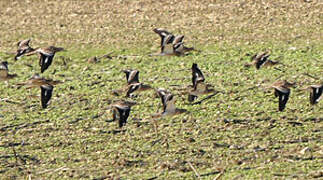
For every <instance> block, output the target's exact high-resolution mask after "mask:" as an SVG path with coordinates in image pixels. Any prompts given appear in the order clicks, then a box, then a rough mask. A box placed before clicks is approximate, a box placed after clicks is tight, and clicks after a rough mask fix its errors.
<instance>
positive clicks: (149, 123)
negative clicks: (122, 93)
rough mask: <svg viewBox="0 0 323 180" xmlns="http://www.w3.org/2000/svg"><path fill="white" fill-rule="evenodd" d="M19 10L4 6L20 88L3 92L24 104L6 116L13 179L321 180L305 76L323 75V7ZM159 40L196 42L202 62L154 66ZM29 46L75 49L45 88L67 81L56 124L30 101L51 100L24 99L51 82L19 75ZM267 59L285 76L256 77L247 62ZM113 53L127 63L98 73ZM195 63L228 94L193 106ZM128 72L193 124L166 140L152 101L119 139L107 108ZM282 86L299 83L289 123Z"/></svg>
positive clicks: (26, 69)
mask: <svg viewBox="0 0 323 180" xmlns="http://www.w3.org/2000/svg"><path fill="white" fill-rule="evenodd" d="M19 2H20V1H1V2H0V5H1V7H4V11H2V12H0V13H1V16H0V22H1V24H0V27H1V29H2V31H1V32H0V37H1V38H2V39H1V40H0V41H1V46H0V57H1V59H2V60H7V61H8V62H9V69H10V72H11V73H17V74H18V75H19V77H18V78H16V79H13V80H11V81H9V84H8V85H6V84H5V83H4V82H2V83H1V85H0V94H1V97H0V98H1V99H3V98H9V99H10V101H12V102H14V103H9V102H5V101H1V104H0V179H25V178H29V177H30V178H31V179H100V178H107V179H112V178H114V179H118V178H120V179H149V178H157V179H194V178H197V176H196V174H195V172H194V170H193V169H192V168H191V166H190V164H191V165H192V166H193V167H194V168H195V169H196V171H197V173H198V174H199V176H200V178H202V179H213V178H215V177H218V176H219V174H221V176H220V177H219V178H221V179H234V178H235V179H274V178H276V179H286V178H298V179H307V178H315V177H319V176H322V175H321V174H322V170H321V164H322V157H323V156H322V147H323V144H322V140H321V139H322V119H323V116H322V112H323V103H322V102H320V103H319V104H317V105H316V106H315V107H313V106H311V105H309V102H308V96H309V94H308V92H304V91H302V90H300V89H302V88H305V87H307V86H308V85H310V84H313V83H319V81H317V80H314V79H312V78H310V77H308V76H305V75H303V74H304V73H309V74H311V75H315V76H317V77H320V75H321V74H322V67H323V61H322V53H321V52H322V50H323V45H322V37H321V34H322V25H321V18H322V13H321V12H320V10H321V9H322V8H321V7H322V3H320V2H319V1H313V2H310V3H306V2H304V1H293V2H290V1H285V0H279V1H275V2H270V1H257V2H254V3H246V2H243V1H231V2H230V1H217V2H212V1H198V2H190V6H188V5H187V3H188V1H163V2H151V1H148V0H145V1H141V2H135V1H109V2H106V1H87V0H86V1H63V2H60V3H58V2H56V1H48V2H43V1H31V2H32V3H33V4H28V3H19ZM39 7H41V8H39ZM155 27H164V28H167V29H168V30H169V31H172V32H174V33H176V34H177V33H182V34H184V35H185V42H186V44H187V45H188V46H191V45H192V46H194V47H196V48H197V49H199V50H201V52H200V53H199V52H193V53H192V54H190V55H188V56H185V57H149V56H145V55H146V54H149V53H152V52H156V51H158V50H159V48H158V44H159V37H158V36H157V35H156V34H154V33H153V32H152V29H153V28H155ZM28 37H31V38H32V42H31V44H32V46H34V47H38V46H40V47H42V46H47V45H52V44H53V45H56V46H61V47H65V48H66V49H67V51H66V52H60V53H58V54H57V55H56V56H55V59H54V62H53V65H52V66H51V67H50V68H49V69H48V70H47V71H46V72H45V73H44V74H43V76H44V77H47V78H52V79H55V80H61V81H64V83H63V84H60V85H57V86H55V88H54V94H53V98H52V100H51V104H50V105H49V107H48V108H47V109H45V110H42V109H41V108H40V102H39V98H32V97H30V95H40V90H39V89H34V90H31V91H28V90H26V89H25V88H20V89H18V88H16V86H15V84H16V83H18V82H21V81H25V80H26V79H28V78H29V77H31V75H32V74H34V73H37V72H39V71H40V68H39V66H38V62H37V59H36V57H23V58H22V59H20V60H19V61H17V62H14V61H13V54H12V52H14V51H15V48H16V47H15V44H16V42H17V41H18V40H21V39H23V38H28ZM264 50H269V51H270V52H271V57H272V59H277V60H279V61H281V62H282V63H283V64H284V65H285V66H283V65H279V66H277V67H278V68H280V69H282V70H283V71H284V72H281V71H278V70H275V69H274V68H265V69H261V70H255V68H245V67H244V64H245V63H248V62H250V60H249V59H250V57H249V56H246V54H248V53H249V54H253V53H257V52H260V51H264ZM108 52H113V55H115V56H116V57H114V58H113V59H105V58H103V59H101V60H100V62H98V63H96V64H89V63H88V62H87V59H88V58H90V57H93V56H101V55H104V54H106V53H108ZM130 55H140V56H130ZM64 61H65V62H66V65H64ZM193 62H195V63H198V65H199V67H200V69H201V70H202V72H203V73H204V76H205V77H206V82H208V83H210V84H213V85H214V86H215V88H216V89H217V90H221V91H223V92H225V93H220V94H218V95H216V96H214V97H212V98H211V99H209V100H206V101H205V102H203V103H202V104H200V105H190V104H189V103H188V102H187V97H186V96H181V95H180V92H179V90H178V89H179V87H181V86H186V85H189V84H190V83H191V79H190V78H191V72H190V67H191V65H192V63H193ZM27 65H31V67H30V66H27ZM127 68H132V69H138V70H139V71H140V80H141V81H142V82H145V83H147V84H150V85H152V86H153V87H155V88H159V87H163V88H167V89H169V90H171V91H172V92H173V93H174V94H176V99H177V102H176V105H177V106H179V107H181V108H185V109H187V110H188V111H190V113H189V114H184V115H179V116H175V117H171V118H165V119H161V120H158V123H157V124H158V134H156V132H155V130H154V123H153V120H152V119H151V114H153V113H156V112H157V111H160V110H161V102H160V99H159V98H155V94H154V92H152V91H150V92H147V93H142V94H140V96H139V97H138V98H136V99H135V101H137V103H138V105H136V106H134V107H133V108H132V110H131V114H130V117H129V119H128V123H127V125H126V126H125V127H124V128H123V130H124V131H121V132H119V133H118V132H117V131H116V130H117V124H116V122H109V120H111V118H112V114H111V112H110V110H108V106H109V104H110V103H111V101H115V100H117V99H123V97H114V96H112V94H111V91H112V90H113V89H117V88H120V87H122V86H123V85H124V84H125V77H124V74H123V73H122V72H120V71H121V70H122V69H127ZM320 78H321V77H320ZM275 79H286V80H289V81H294V82H297V87H296V88H295V89H292V93H291V98H290V100H289V102H288V104H287V107H286V109H285V111H284V112H278V111H277V109H278V104H277V99H274V95H273V92H272V91H269V90H265V89H264V88H263V87H264V86H266V85H268V84H270V83H272V82H273V81H275ZM305 148H308V151H306V152H304V153H303V152H302V150H304V149H305Z"/></svg>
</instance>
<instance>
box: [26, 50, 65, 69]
mask: <svg viewBox="0 0 323 180" xmlns="http://www.w3.org/2000/svg"><path fill="white" fill-rule="evenodd" d="M60 51H64V48H61V47H55V46H49V47H46V48H37V49H35V50H34V51H32V52H30V53H27V54H26V55H28V56H30V55H33V54H36V53H38V54H40V57H39V66H40V67H41V70H40V71H41V73H43V72H45V70H46V69H48V67H49V66H50V65H51V64H52V62H53V59H54V56H55V53H57V52H60Z"/></svg>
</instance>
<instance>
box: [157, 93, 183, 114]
mask: <svg viewBox="0 0 323 180" xmlns="http://www.w3.org/2000/svg"><path fill="white" fill-rule="evenodd" d="M157 94H158V95H159V97H160V98H161V101H162V105H163V111H162V112H161V113H157V114H153V115H152V117H153V118H159V117H164V116H173V115H177V114H182V113H185V112H187V110H186V109H179V108H176V106H175V97H174V95H173V94H171V93H170V92H169V91H166V90H165V89H162V88H160V89H158V90H157Z"/></svg>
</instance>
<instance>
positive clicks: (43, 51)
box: [0, 28, 323, 128]
mask: <svg viewBox="0 0 323 180" xmlns="http://www.w3.org/2000/svg"><path fill="white" fill-rule="evenodd" d="M153 31H154V32H155V33H157V34H158V35H159V36H160V38H161V44H160V47H161V52H160V53H158V54H152V55H157V56H172V55H175V56H182V55H186V54H187V52H189V51H193V50H194V48H193V47H186V46H185V45H184V42H183V39H184V36H183V35H176V36H175V35H173V34H172V33H170V32H168V31H166V30H164V29H161V28H156V29H154V30H153ZM29 43H30V39H27V40H23V41H20V42H18V44H17V46H18V49H17V53H16V55H15V57H14V59H15V60H18V59H19V58H21V57H22V56H24V55H26V56H30V55H34V54H38V56H39V66H40V67H41V73H43V72H45V71H46V70H47V69H48V68H49V66H50V65H51V64H52V62H53V59H54V56H55V53H57V52H60V51H64V48H61V47H54V46H49V47H46V48H32V47H30V45H29ZM269 56H270V55H269V54H268V53H267V52H265V53H261V54H256V55H254V56H252V58H251V59H252V63H250V64H246V66H248V67H249V66H255V67H256V69H260V68H261V67H265V66H273V65H275V64H278V63H279V62H278V61H272V60H270V59H269ZM123 72H124V73H125V75H126V80H127V85H126V86H125V87H124V88H121V89H119V90H114V91H113V94H114V95H117V96H119V95H121V94H123V93H125V96H126V97H133V96H135V95H134V93H135V92H141V91H146V90H151V89H153V88H152V87H151V86H149V85H146V84H144V83H141V82H139V71H138V70H131V69H127V70H123ZM16 76H17V75H16V74H9V70H8V62H6V61H4V62H1V64H0V80H2V81H8V80H10V79H12V78H14V77H16ZM59 83H61V82H60V81H55V80H51V79H45V78H42V77H41V76H40V75H39V74H34V75H33V76H32V77H31V78H30V79H28V80H27V81H25V82H21V83H18V84H17V85H18V86H26V87H27V88H39V87H40V89H41V106H42V108H46V107H47V106H48V104H49V101H50V99H51V97H52V93H53V89H54V86H55V85H57V84H59ZM291 87H295V83H290V82H288V81H285V80H283V81H280V80H278V81H276V82H274V83H273V84H272V85H271V86H269V88H274V90H275V91H274V94H275V97H278V99H279V104H278V105H279V106H278V110H279V111H283V110H284V109H285V106H286V104H287V102H288V99H289V96H290V92H291V90H290V88H291ZM187 89H189V90H188V91H187V92H186V93H185V94H188V101H190V102H193V101H195V100H196V99H197V98H198V96H201V95H206V94H211V93H213V94H212V95H215V94H216V93H218V91H216V90H214V89H213V88H212V85H210V84H207V83H205V78H204V75H203V73H202V71H201V70H200V69H199V67H198V65H197V64H195V63H193V65H192V85H190V86H189V87H188V88H187ZM306 90H310V103H311V104H313V105H314V104H316V103H318V101H319V99H320V97H321V95H322V92H323V83H321V84H319V85H311V86H309V87H308V88H306ZM156 93H157V95H158V96H159V97H160V98H161V101H162V106H163V111H162V112H161V113H157V114H154V115H153V116H152V117H153V118H158V117H163V116H169V115H176V114H181V113H185V112H187V110H185V109H179V108H176V106H175V98H174V95H173V94H172V93H171V92H170V91H168V90H166V89H163V88H159V89H157V90H156ZM135 104H136V103H135V102H131V101H125V100H121V101H118V102H116V103H113V104H111V106H110V107H111V108H112V110H113V120H118V124H119V127H120V128H121V127H122V126H123V125H124V124H126V122H127V119H128V117H129V114H130V110H131V107H132V106H133V105H135Z"/></svg>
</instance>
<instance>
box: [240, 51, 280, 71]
mask: <svg viewBox="0 0 323 180" xmlns="http://www.w3.org/2000/svg"><path fill="white" fill-rule="evenodd" d="M269 56H270V54H268V52H264V53H261V54H255V55H253V56H252V57H251V60H252V63H251V64H246V65H245V66H246V67H249V66H251V65H254V66H255V67H256V69H260V68H261V67H269V66H274V65H276V64H279V62H278V61H272V60H270V59H269Z"/></svg>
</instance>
